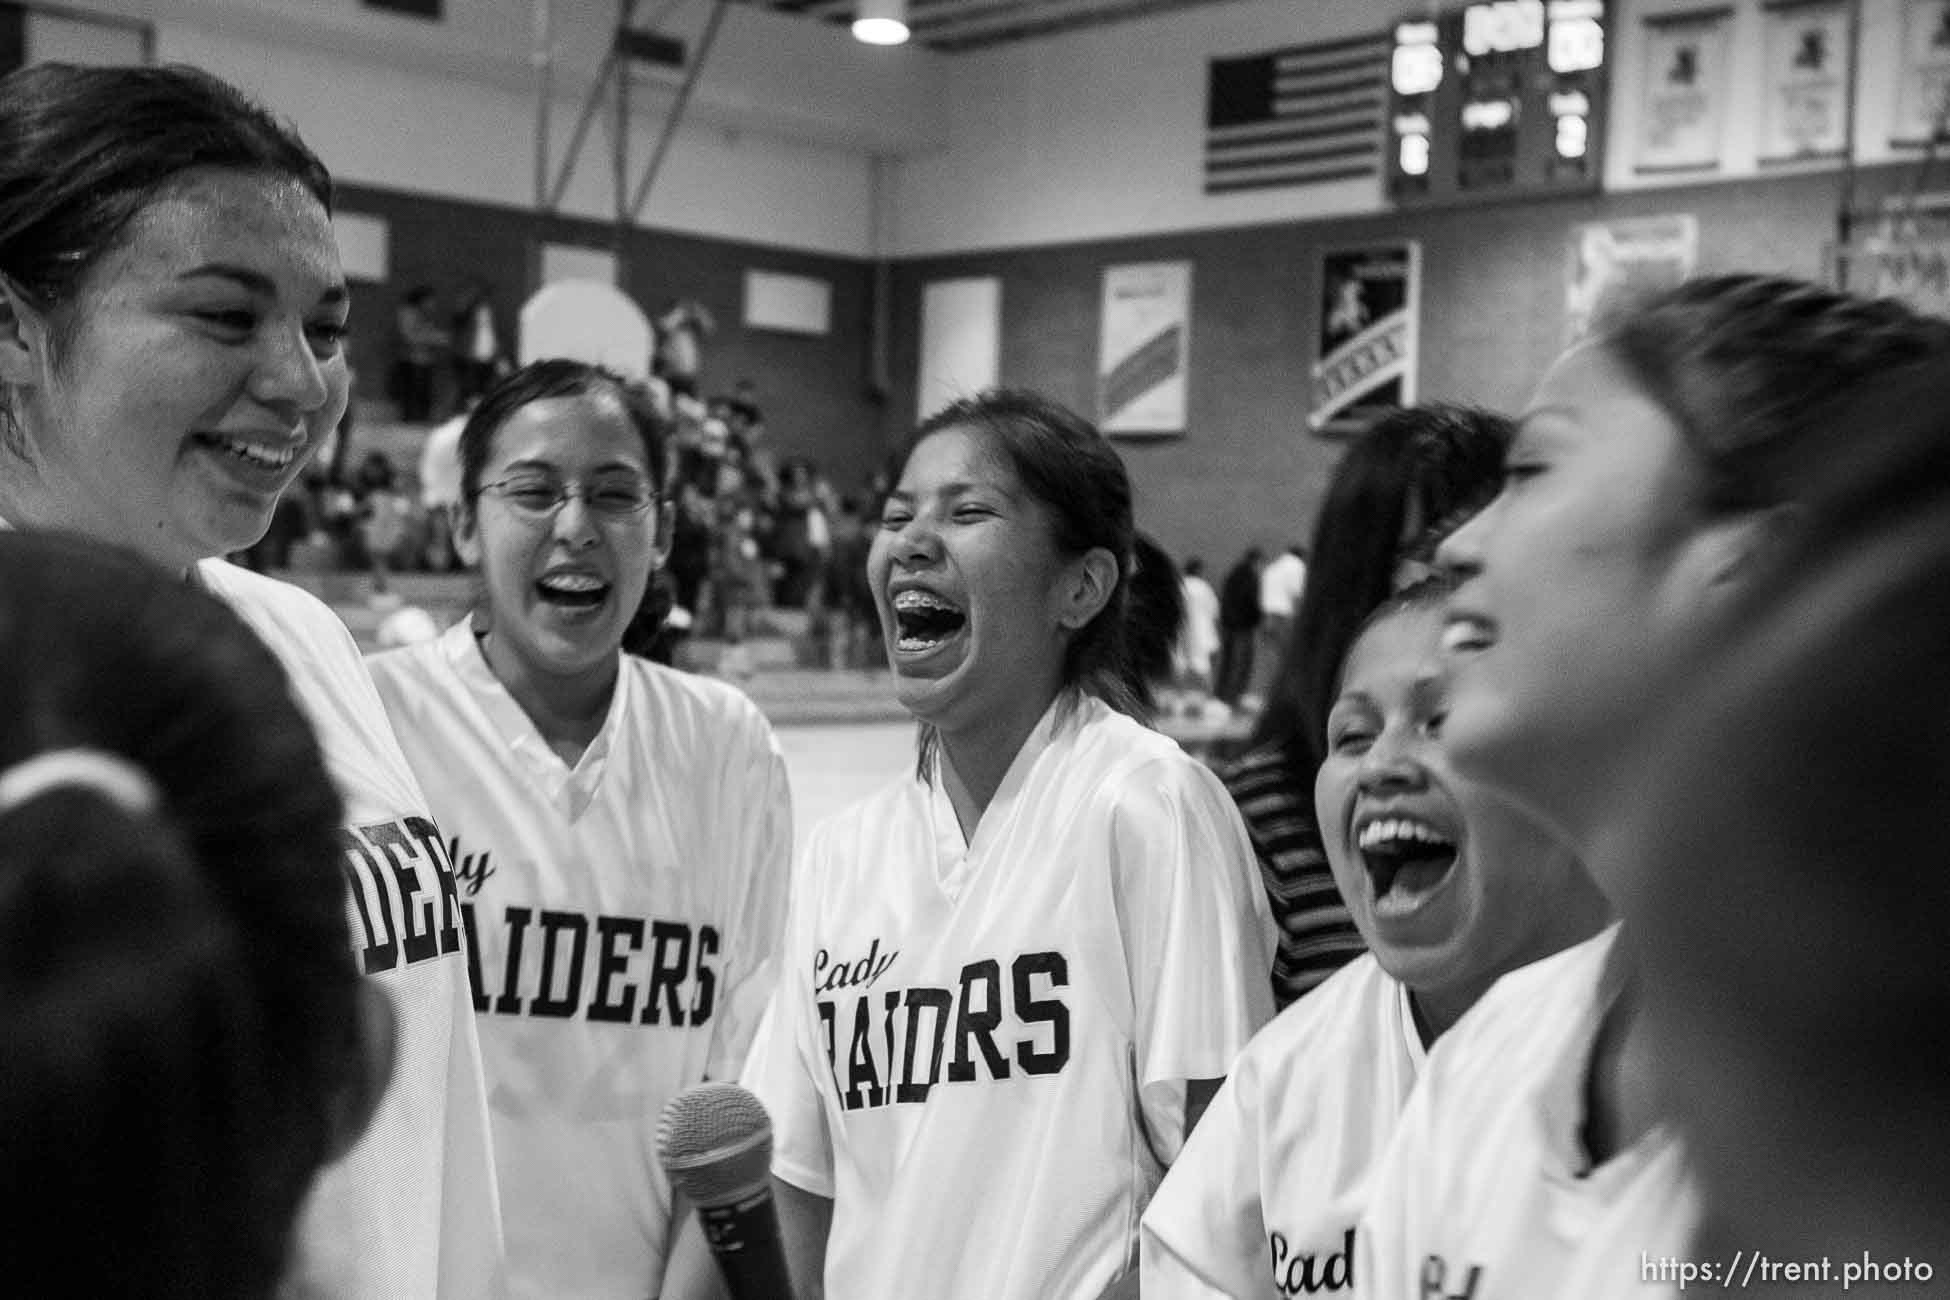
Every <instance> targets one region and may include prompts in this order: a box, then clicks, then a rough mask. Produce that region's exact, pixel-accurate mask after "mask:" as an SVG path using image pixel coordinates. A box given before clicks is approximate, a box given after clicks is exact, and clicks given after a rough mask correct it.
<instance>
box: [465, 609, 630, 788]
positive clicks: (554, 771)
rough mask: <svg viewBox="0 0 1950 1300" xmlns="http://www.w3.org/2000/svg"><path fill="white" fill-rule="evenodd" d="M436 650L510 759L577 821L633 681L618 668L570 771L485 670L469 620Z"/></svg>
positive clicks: (605, 761)
mask: <svg viewBox="0 0 1950 1300" xmlns="http://www.w3.org/2000/svg"><path fill="white" fill-rule="evenodd" d="M439 646H440V651H441V653H442V654H443V655H444V656H445V657H446V659H447V662H448V663H449V664H450V665H452V667H453V670H454V673H455V675H456V676H458V677H459V678H460V680H461V683H462V684H463V685H465V686H466V687H467V689H468V693H469V694H470V695H472V696H473V698H474V702H475V703H476V704H477V705H478V706H479V707H480V709H481V712H482V713H483V714H484V715H485V716H486V718H487V720H488V723H489V725H490V726H492V727H493V728H494V730H495V732H496V733H497V734H498V735H499V736H500V738H501V740H502V741H503V742H504V743H505V744H506V745H507V747H508V754H509V755H510V757H511V758H512V759H513V761H514V762H515V763H516V764H517V765H518V766H520V768H521V769H522V770H523V771H524V772H526V773H527V774H528V775H529V777H530V778H531V779H532V780H533V781H534V782H535V786H536V789H538V790H540V791H541V793H542V795H543V797H544V798H545V799H547V800H548V802H549V803H550V804H551V805H553V806H554V807H556V808H558V809H560V810H561V812H562V815H563V816H565V817H566V818H568V819H569V820H570V821H574V820H576V819H577V818H579V817H581V816H582V814H583V813H584V812H585V811H586V810H587V809H588V807H589V805H590V804H591V803H592V802H594V800H595V798H596V793H597V791H598V790H599V789H601V787H602V779H603V772H604V770H605V769H606V768H607V767H608V765H609V756H610V753H611V751H612V749H613V748H614V747H615V740H616V733H617V730H618V728H619V727H620V726H621V725H622V722H621V719H622V718H623V716H624V714H625V712H626V711H627V710H628V708H629V701H630V692H631V689H632V679H633V674H632V673H630V671H629V665H628V664H626V663H625V664H618V666H617V673H616V690H615V692H614V693H613V694H612V695H611V696H610V701H609V712H608V713H607V714H606V715H605V716H604V718H603V725H602V729H601V730H600V731H598V732H597V733H596V738H595V739H594V740H592V741H590V742H589V748H587V749H585V750H583V751H582V757H581V758H580V759H579V760H578V761H577V762H576V765H575V766H574V767H570V766H569V765H568V764H567V763H565V762H563V761H562V756H561V755H559V754H557V753H556V752H555V751H554V750H552V749H550V748H549V746H548V742H547V741H546V740H543V739H542V733H541V732H539V731H537V730H536V729H535V724H534V722H533V721H532V720H531V719H530V718H529V716H528V714H527V713H526V712H524V711H523V709H522V707H521V705H519V704H517V703H516V702H515V697H514V696H512V695H510V694H509V693H508V688H507V687H505V686H503V685H502V684H501V679H500V678H498V677H496V676H495V675H494V670H493V669H492V668H490V667H488V662H487V656H486V655H484V654H482V653H481V647H480V644H479V642H477V641H476V640H475V639H474V629H473V626H472V620H471V619H461V620H460V621H459V622H458V623H456V624H454V626H452V627H450V628H448V629H447V630H446V631H445V632H443V633H442V634H441V636H440V642H439Z"/></svg>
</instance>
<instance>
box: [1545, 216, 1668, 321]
mask: <svg viewBox="0 0 1950 1300" xmlns="http://www.w3.org/2000/svg"><path fill="white" fill-rule="evenodd" d="M1568 260H1569V274H1568V275H1567V276H1566V278H1565V285H1564V322H1565V331H1564V344H1565V346H1566V347H1569V346H1570V345H1571V344H1573V343H1576V342H1577V341H1578V340H1579V339H1581V338H1583V337H1584V336H1585V335H1586V334H1588V333H1590V331H1591V327H1592V325H1593V324H1594V323H1595V322H1596V321H1597V320H1598V319H1599V318H1600V317H1601V316H1602V315H1603V314H1604V312H1605V310H1606V309H1607V308H1608V307H1610V306H1612V305H1613V304H1614V303H1618V302H1620V301H1623V300H1629V299H1631V298H1634V297H1637V296H1639V295H1642V294H1646V293H1652V292H1655V291H1657V290H1660V289H1669V288H1671V287H1673V286H1674V285H1677V284H1678V283H1680V281H1682V280H1684V279H1686V277H1687V276H1690V275H1691V274H1692V273H1693V270H1694V268H1695V267H1696V266H1697V265H1698V263H1699V219H1698V218H1696V217H1694V216H1693V215H1692V214H1691V213H1674V214H1672V215H1669V216H1659V217H1622V218H1619V219H1618V220H1615V221H1584V222H1579V223H1577V224H1575V225H1573V226H1572V227H1571V237H1570V257H1569V259H1568Z"/></svg>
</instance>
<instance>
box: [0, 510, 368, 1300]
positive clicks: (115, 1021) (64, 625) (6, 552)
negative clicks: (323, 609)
mask: <svg viewBox="0 0 1950 1300" xmlns="http://www.w3.org/2000/svg"><path fill="white" fill-rule="evenodd" d="M0 665H4V668H3V669H0V772H15V773H18V772H20V771H21V770H22V769H21V768H20V765H21V764H22V763H24V762H27V761H28V760H32V759H35V758H36V757H37V756H45V755H48V754H50V753H51V752H54V751H64V750H75V749H86V750H93V751H99V752H101V753H103V754H106V755H112V756H115V758H114V759H113V760H105V761H109V762H111V763H113V762H120V761H126V763H127V764H129V765H130V768H131V769H132V771H134V772H139V773H141V774H143V775H145V776H146V782H147V785H148V786H149V787H152V788H153V792H154V794H155V803H154V807H153V808H148V809H145V808H144V807H143V806H141V804H140V803H136V802H131V801H128V800H126V799H121V798H116V797H111V795H110V794H109V793H107V792H105V791H104V790H103V789H100V788H97V787H96V786H95V785H92V784H89V783H86V782H80V781H67V782H62V783H58V784H54V785H52V786H51V787H49V788H47V789H45V790H42V791H41V792H39V793H37V794H36V793H29V794H23V795H21V796H19V797H17V798H15V799H13V800H12V801H10V803H9V805H8V806H6V807H4V808H0V1058H3V1059H4V1061H5V1065H4V1067H0V1114H4V1115H5V1116H6V1117H7V1122H6V1123H5V1124H0V1189H3V1190H0V1204H4V1205H5V1206H6V1212H7V1237H8V1240H9V1242H10V1243H11V1246H10V1249H9V1251H8V1263H7V1272H8V1282H7V1285H8V1288H9V1289H10V1290H11V1289H18V1290H19V1291H20V1293H21V1294H25V1295H57V1294H59V1295H116V1296H156V1297H161V1296H183V1295H197V1296H214V1297H226V1298H228V1297H245V1296H249V1297H256V1298H260V1300H261V1298H262V1297H266V1296H269V1295H270V1294H271V1293H272V1290H273V1288H274V1286H275V1285H276V1283H277V1280H278V1278H279V1276H280V1275H281V1274H282V1272H283V1270H284V1267H285V1265H286V1262H287V1256H288V1255H289V1253H290V1244H291V1234H292V1227H293V1223H294V1221H295V1219H296V1216H297V1213H298V1210H299V1208H300V1205H301V1203H302V1201H303V1199H304V1196H305V1194H306V1192H307V1190H308V1188H309V1186H310V1184H311V1180H312V1178H313V1175H314V1174H315V1173H316V1172H317V1170H318V1169H319V1167H320V1166H321V1165H322V1164H323V1162H324V1161H325V1160H326V1158H327V1154H328V1147H329V1144H330V1142H331V1139H332V1137H333V1132H334V1129H333V1108H334V1104H335V1102H337V1101H338V1099H340V1098H341V1097H342V1096H343V1095H344V1094H345V1093H346V1092H347V1091H348V1090H350V1089H352V1088H353V1087H354V1085H355V1084H356V1081H357V1079H358V1077H359V1075H360V1074H361V1072H362V1071H363V1068H364V1067H363V1063H362V1060H361V1058H360V1056H359V1049H358V1044H359V1042H360V1030H359V1009H358V1002H359V977H358V975H357V974H356V972H355V970H354V967H353V963H352V957H351V939H350V934H349V930H348V925H347V920H346V912H345V907H346V903H345V879H344V874H343V851H342V849H341V848H340V846H339V841H338V834H339V823H340V819H341V809H340V803H339V799H338V795H337V793H336V792H335V790H334V788H333V786H332V784H331V781H330V779H329V778H328V776H327V774H326V770H325V764H324V760H323V759H322V758H321V756H320V754H319V750H318V746H317V744H316V743H315V741H314V740H313V738H312V733H311V730H310V727H309V726H308V724H307V722H306V720H305V718H304V717H303V716H302V714H301V713H300V712H299V710H298V708H297V706H296V704H295V703H294V702H293V700H292V698H291V695H290V688H289V684H288V682H287V679H286V677H285V675H284V672H283V670H282V669H281V668H280V667H279V665H278V662H277V660H276V659H275V658H273V656H272V655H271V653H270V651H268V650H267V649H265V648H264V646H263V645H262V644H261V643H260V642H259V641H258V640H257V639H256V638H255V637H254V636H253V635H251V633H250V632H249V631H248V630H247V629H246V628H245V626H244V625H243V623H242V622H240V621H239V620H238V618H237V617H236V616H235V615H234V614H232V613H231V612H230V610H229V609H228V608H226V607H225V606H224V605H222V604H221V603H220V602H218V601H217V600H215V599H214V598H212V597H210V596H207V595H204V594H203V593H201V592H198V591H196V590H194V589H192V588H190V587H188V586H186V585H184V584H183V583H182V582H181V581H180V580H175V579H172V578H170V577H169V576H167V575H165V574H163V573H161V572H159V571H157V570H154V569H152V568H150V567H149V566H147V565H144V564H142V563H140V562H138V561H137V560H135V559H134V558H133V557H131V556H128V555H126V554H123V553H119V552H114V551H110V550H107V549H106V548H102V547H99V546H96V545H94V544H92V543H87V542H83V541H80V540H77V539H71V538H65V537H55V536H44V535H43V536H36V535H29V534H0ZM132 779H134V780H136V781H137V782H138V784H140V783H141V782H140V778H134V777H132ZM85 1223H93V1224H103V1225H112V1229H113V1230H112V1231H106V1232H102V1233H97V1234H95V1237H94V1239H93V1241H92V1243H91V1244H90V1245H89V1247H88V1248H87V1249H85V1250H81V1251H77V1250H75V1249H73V1242H74V1240H75V1237H74V1233H75V1231H76V1225H77V1224H85Z"/></svg>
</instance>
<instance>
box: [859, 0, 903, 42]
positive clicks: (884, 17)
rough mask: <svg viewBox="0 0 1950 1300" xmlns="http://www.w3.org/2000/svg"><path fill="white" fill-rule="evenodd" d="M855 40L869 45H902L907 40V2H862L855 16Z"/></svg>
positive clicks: (863, 0) (865, 0)
mask: <svg viewBox="0 0 1950 1300" xmlns="http://www.w3.org/2000/svg"><path fill="white" fill-rule="evenodd" d="M853 39H854V40H856V41H865V42H866V43H867V44H869V45H900V44H903V43H904V42H905V41H906V40H907V0H860V7H859V8H858V9H857V10H855V11H854V15H853Z"/></svg>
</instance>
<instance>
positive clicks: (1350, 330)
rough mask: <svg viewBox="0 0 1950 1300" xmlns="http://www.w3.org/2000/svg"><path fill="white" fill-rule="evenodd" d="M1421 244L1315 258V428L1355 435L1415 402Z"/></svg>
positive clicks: (1311, 414) (1327, 433)
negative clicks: (1384, 414)
mask: <svg viewBox="0 0 1950 1300" xmlns="http://www.w3.org/2000/svg"><path fill="white" fill-rule="evenodd" d="M1421 278H1422V248H1421V245H1420V244H1417V243H1415V242H1414V241H1413V240H1404V241H1402V242H1400V243H1391V244H1382V245H1376V246H1372V247H1368V248H1355V249H1343V250H1339V251H1334V252H1329V253H1327V254H1326V255H1325V256H1324V257H1323V258H1322V259H1321V268H1320V301H1319V303H1318V304H1317V310H1318V313H1319V314H1318V315H1317V317H1316V329H1317V336H1318V339H1319V353H1318V355H1319V358H1320V359H1319V360H1318V361H1316V362H1314V368H1313V394H1312V399H1311V407H1310V409H1309V410H1308V412H1307V423H1308V424H1309V425H1310V426H1311V427H1312V428H1313V431H1314V432H1315V433H1318V434H1322V435H1324V436H1329V437H1338V436H1343V435H1347V434H1356V433H1361V432H1363V431H1364V430H1366V429H1367V427H1368V425H1369V424H1371V423H1372V422H1373V421H1374V419H1375V417H1376V416H1378V415H1380V414H1381V413H1382V412H1383V411H1385V410H1387V409H1388V408H1389V407H1392V406H1408V405H1410V404H1411V403H1413V402H1414V401H1415V369H1416V355H1417V346H1418V339H1417V334H1418V325H1417V322H1418V319H1419V317H1420V315H1421V302H1420V297H1421V291H1420V285H1421Z"/></svg>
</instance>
